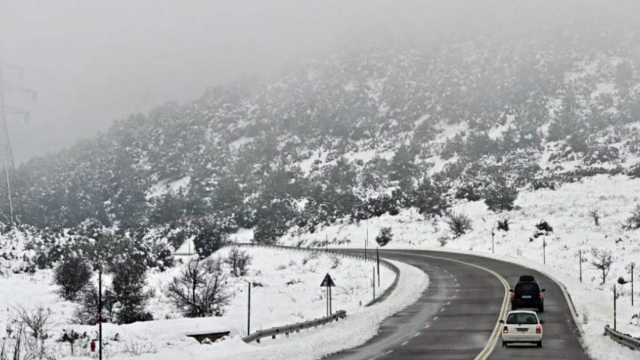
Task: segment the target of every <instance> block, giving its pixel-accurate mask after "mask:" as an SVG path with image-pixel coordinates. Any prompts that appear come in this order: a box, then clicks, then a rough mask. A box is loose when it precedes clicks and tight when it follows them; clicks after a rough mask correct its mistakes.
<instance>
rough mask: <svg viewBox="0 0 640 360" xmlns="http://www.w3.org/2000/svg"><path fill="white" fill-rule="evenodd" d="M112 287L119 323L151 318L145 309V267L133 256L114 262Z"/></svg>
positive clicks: (147, 296)
mask: <svg viewBox="0 0 640 360" xmlns="http://www.w3.org/2000/svg"><path fill="white" fill-rule="evenodd" d="M112 274H113V282H112V288H113V293H114V295H115V300H116V302H117V305H118V306H117V309H118V310H117V313H116V317H117V320H118V323H119V324H131V323H133V322H136V321H148V320H153V316H152V315H151V314H150V313H149V312H148V311H146V310H145V306H146V304H147V301H148V299H149V294H147V293H146V292H145V291H144V286H145V283H146V267H145V266H144V264H140V263H139V262H137V261H136V260H135V259H134V258H127V259H126V260H124V261H122V262H120V263H118V264H116V265H115V266H114V267H113V268H112Z"/></svg>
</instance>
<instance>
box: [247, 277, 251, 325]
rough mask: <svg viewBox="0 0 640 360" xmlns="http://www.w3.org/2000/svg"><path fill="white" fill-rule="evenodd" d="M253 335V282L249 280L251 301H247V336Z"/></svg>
mask: <svg viewBox="0 0 640 360" xmlns="http://www.w3.org/2000/svg"><path fill="white" fill-rule="evenodd" d="M249 335H251V282H249V301H248V302H247V336H249Z"/></svg>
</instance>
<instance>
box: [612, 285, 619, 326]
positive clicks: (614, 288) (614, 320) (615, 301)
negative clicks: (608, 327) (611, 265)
mask: <svg viewBox="0 0 640 360" xmlns="http://www.w3.org/2000/svg"><path fill="white" fill-rule="evenodd" d="M617 300H618V296H617V294H616V284H613V330H614V331H615V330H616V329H617V319H616V317H617V308H616V306H617Z"/></svg>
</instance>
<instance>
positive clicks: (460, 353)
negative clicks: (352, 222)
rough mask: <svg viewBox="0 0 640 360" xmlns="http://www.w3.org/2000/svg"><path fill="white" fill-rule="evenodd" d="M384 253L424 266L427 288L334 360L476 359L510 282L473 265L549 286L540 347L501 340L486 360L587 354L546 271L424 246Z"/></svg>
mask: <svg viewBox="0 0 640 360" xmlns="http://www.w3.org/2000/svg"><path fill="white" fill-rule="evenodd" d="M380 252H381V253H382V254H383V255H384V257H385V258H387V259H392V260H398V261H403V262H405V263H408V264H410V265H413V266H415V267H417V268H420V269H422V270H423V271H424V272H426V273H427V274H428V275H429V287H428V289H427V290H426V291H425V292H424V293H423V294H422V296H421V298H420V299H419V300H418V301H417V302H416V303H414V304H413V305H411V306H409V307H408V308H406V309H405V310H404V311H401V312H399V313H397V314H396V315H394V316H392V317H390V318H388V319H387V320H385V321H384V322H383V323H382V325H381V328H380V332H379V334H378V335H376V336H375V337H374V338H372V339H371V340H369V341H368V342H367V343H366V344H364V345H362V346H360V347H358V348H355V349H351V350H346V351H343V352H340V353H338V354H335V355H333V356H330V357H329V359H334V360H370V359H376V360H382V359H385V360H386V359H389V360H390V359H393V360H405V359H406V360H409V359H456V360H457V359H461V360H462V359H463V360H472V359H475V358H476V357H477V356H478V355H479V354H480V353H481V352H482V351H483V349H484V347H485V345H486V344H487V342H488V341H489V339H490V337H491V334H492V332H493V330H494V328H495V326H496V321H497V320H498V318H499V315H500V312H501V310H502V305H503V300H504V298H505V285H503V283H502V281H501V280H499V278H498V277H497V276H496V275H494V274H492V273H491V272H489V271H485V270H482V269H480V268H478V267H474V266H473V265H476V266H480V267H483V268H486V269H489V270H492V271H493V272H495V273H497V274H499V275H500V276H502V277H503V278H504V279H506V281H507V282H508V284H509V285H511V286H513V284H515V282H516V281H517V280H518V278H519V277H520V275H523V274H531V275H534V276H535V277H536V279H537V280H538V282H540V284H541V285H542V287H544V288H546V293H545V312H544V313H542V314H541V318H542V319H544V320H545V325H544V330H545V334H544V340H543V347H542V348H541V349H539V348H535V347H528V346H514V347H509V348H502V343H501V341H500V339H498V342H497V345H496V347H495V349H494V350H493V352H492V353H490V355H489V356H488V357H486V358H488V359H496V360H497V359H505V360H506V359H509V360H512V359H514V358H518V359H527V360H535V359H541V360H542V359H544V360H557V359H571V360H581V359H584V360H588V359H589V357H588V356H587V355H586V354H585V351H584V349H583V348H582V346H581V344H580V340H579V333H578V330H577V328H576V325H575V323H574V322H573V318H572V317H571V312H570V309H569V306H570V305H569V304H567V302H566V300H565V298H564V295H563V293H562V290H561V289H560V287H559V286H558V285H557V284H556V283H555V282H553V281H552V280H551V279H549V278H548V277H546V276H545V275H543V274H541V273H539V272H537V271H534V270H529V269H526V268H524V267H522V266H519V265H515V264H510V263H506V262H501V261H497V260H493V259H487V258H483V257H476V256H472V255H464V254H455V253H443V252H439V251H438V252H436V251H422V250H388V251H380ZM451 260H454V261H451ZM461 262H464V263H461ZM469 264H471V265H469ZM482 358H483V359H484V358H485V357H482Z"/></svg>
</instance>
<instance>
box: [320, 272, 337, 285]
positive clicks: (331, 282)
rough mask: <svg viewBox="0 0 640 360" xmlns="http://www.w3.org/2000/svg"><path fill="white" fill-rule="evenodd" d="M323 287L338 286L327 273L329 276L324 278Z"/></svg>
mask: <svg viewBox="0 0 640 360" xmlns="http://www.w3.org/2000/svg"><path fill="white" fill-rule="evenodd" d="M320 286H321V287H334V286H336V284H334V283H333V279H331V275H329V273H327V276H325V277H324V280H322V284H320Z"/></svg>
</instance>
